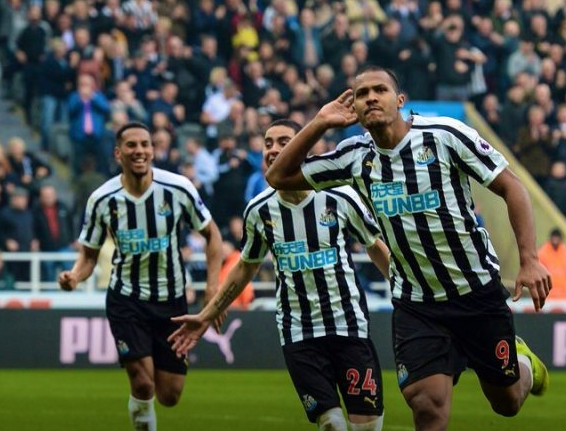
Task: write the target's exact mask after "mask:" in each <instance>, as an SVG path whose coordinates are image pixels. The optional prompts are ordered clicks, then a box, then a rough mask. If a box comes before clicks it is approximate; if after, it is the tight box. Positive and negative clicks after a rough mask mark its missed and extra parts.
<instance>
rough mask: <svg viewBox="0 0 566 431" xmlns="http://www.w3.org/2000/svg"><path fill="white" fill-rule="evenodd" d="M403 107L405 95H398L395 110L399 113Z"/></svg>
mask: <svg viewBox="0 0 566 431" xmlns="http://www.w3.org/2000/svg"><path fill="white" fill-rule="evenodd" d="M403 106H405V93H399V94H398V95H397V110H398V111H399V110H400V109H401V108H402V107H403Z"/></svg>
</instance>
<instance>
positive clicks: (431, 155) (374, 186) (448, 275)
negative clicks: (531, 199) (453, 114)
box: [302, 115, 508, 302]
mask: <svg viewBox="0 0 566 431" xmlns="http://www.w3.org/2000/svg"><path fill="white" fill-rule="evenodd" d="M507 165H508V163H507V161H506V160H505V158H504V157H503V156H502V155H501V154H500V153H499V152H497V151H496V150H495V149H494V148H493V147H492V146H491V145H489V144H488V143H487V142H486V141H485V140H483V139H482V138H481V137H480V136H479V134H478V133H477V131H475V130H474V129H472V128H470V127H468V126H466V125H465V124H464V123H462V122H460V121H457V120H454V119H451V118H446V117H421V116H418V115H415V116H413V118H412V126H411V129H410V130H409V132H408V133H407V135H406V136H405V137H404V139H403V140H402V141H401V142H400V143H399V144H398V145H397V146H396V147H395V148H394V149H392V150H384V149H381V148H379V147H378V146H377V145H375V144H374V142H373V140H372V138H371V136H370V134H369V133H366V134H365V135H363V136H356V137H352V138H349V139H346V140H344V141H342V142H341V143H340V144H339V145H338V147H337V148H336V151H334V152H331V153H327V154H322V155H320V156H314V157H311V158H309V159H307V160H306V161H305V163H304V164H303V166H302V172H303V175H304V177H305V178H306V179H307V181H308V182H309V183H310V184H311V185H312V186H313V187H314V188H315V189H316V190H320V189H324V188H327V187H335V186H338V185H343V184H351V185H352V186H353V187H354V189H356V191H357V192H358V193H359V194H360V196H362V198H363V199H364V202H365V203H366V205H367V206H368V207H370V208H373V211H374V214H375V216H376V219H377V220H378V223H379V225H380V228H381V230H382V232H383V236H384V239H385V241H386V243H387V245H388V246H389V249H390V251H391V268H390V272H391V273H392V277H391V282H392V293H393V297H395V298H401V299H405V300H412V301H419V302H431V301H443V300H447V299H450V298H454V297H457V296H459V295H462V294H465V293H468V292H470V291H471V290H474V289H478V288H480V287H482V286H485V285H487V284H488V283H489V282H490V281H491V280H492V279H494V278H495V277H497V276H498V272H499V262H498V259H497V256H496V254H495V251H494V249H493V246H492V244H491V241H490V239H489V236H488V234H487V231H486V230H485V229H482V228H480V227H478V224H477V220H476V217H475V215H474V211H473V200H472V194H471V190H470V183H469V177H472V178H474V179H476V180H477V181H478V182H479V183H481V184H483V185H484V186H487V185H489V184H490V183H491V182H492V181H493V180H494V179H495V177H496V176H497V175H499V174H500V173H501V172H502V171H503V170H504V169H505V168H506V167H507Z"/></svg>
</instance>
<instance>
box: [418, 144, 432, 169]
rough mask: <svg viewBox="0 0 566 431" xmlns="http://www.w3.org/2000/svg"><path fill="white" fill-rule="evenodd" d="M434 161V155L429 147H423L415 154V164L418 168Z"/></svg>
mask: <svg viewBox="0 0 566 431" xmlns="http://www.w3.org/2000/svg"><path fill="white" fill-rule="evenodd" d="M435 160H436V157H435V156H434V153H433V152H432V149H431V148H430V147H426V146H425V147H423V149H422V150H421V151H419V152H418V153H417V158H416V162H417V165H419V166H427V165H430V164H431V163H433V162H434V161H435Z"/></svg>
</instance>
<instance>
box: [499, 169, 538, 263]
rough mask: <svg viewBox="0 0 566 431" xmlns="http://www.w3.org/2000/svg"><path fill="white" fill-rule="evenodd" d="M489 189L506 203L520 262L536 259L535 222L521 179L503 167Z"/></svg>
mask: <svg viewBox="0 0 566 431" xmlns="http://www.w3.org/2000/svg"><path fill="white" fill-rule="evenodd" d="M489 188H490V190H492V191H493V192H494V193H496V194H498V195H499V196H501V197H502V198H503V199H504V200H505V203H506V204H507V212H508V215H509V221H510V223H511V227H512V229H513V232H514V234H515V239H516V241H517V247H518V249H519V258H520V261H521V264H523V263H524V262H527V261H529V260H533V259H534V260H537V250H536V237H535V223H534V217H533V211H532V205H531V199H530V197H529V194H528V192H527V190H526V188H525V186H524V185H523V184H522V183H521V181H520V180H519V179H518V178H517V177H516V176H515V174H513V173H512V172H511V171H510V170H508V169H505V170H504V171H503V172H501V174H499V176H498V177H497V178H496V179H495V180H494V181H493V182H492V183H491V184H490V186H489Z"/></svg>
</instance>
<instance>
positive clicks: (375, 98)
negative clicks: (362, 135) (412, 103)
mask: <svg viewBox="0 0 566 431" xmlns="http://www.w3.org/2000/svg"><path fill="white" fill-rule="evenodd" d="M353 90H354V109H355V110H356V114H357V116H358V118H359V120H360V123H361V124H362V126H364V127H365V128H366V129H375V128H383V127H385V126H387V125H389V124H391V123H393V121H395V119H397V117H398V114H399V113H398V111H399V109H400V108H401V107H402V106H403V103H404V102H405V96H403V94H398V93H397V92H396V91H395V86H394V83H393V80H392V79H391V77H390V76H389V75H388V74H387V73H386V72H382V71H369V72H366V73H362V74H361V75H359V76H357V77H356V81H355V82H354V88H353Z"/></svg>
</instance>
